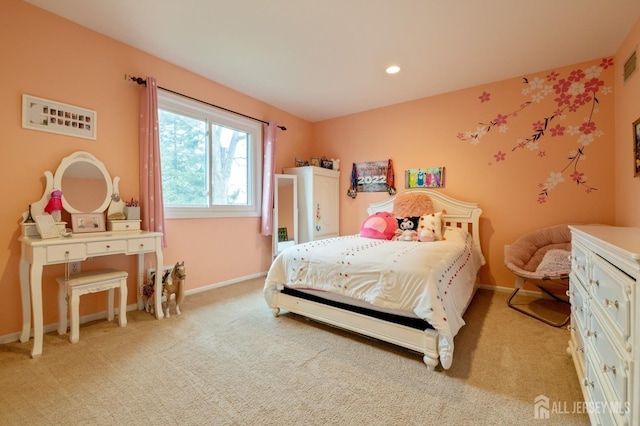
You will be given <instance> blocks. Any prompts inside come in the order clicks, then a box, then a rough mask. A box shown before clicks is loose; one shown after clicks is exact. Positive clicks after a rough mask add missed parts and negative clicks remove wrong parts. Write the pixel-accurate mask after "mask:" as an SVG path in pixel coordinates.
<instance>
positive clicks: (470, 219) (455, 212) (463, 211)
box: [367, 188, 484, 263]
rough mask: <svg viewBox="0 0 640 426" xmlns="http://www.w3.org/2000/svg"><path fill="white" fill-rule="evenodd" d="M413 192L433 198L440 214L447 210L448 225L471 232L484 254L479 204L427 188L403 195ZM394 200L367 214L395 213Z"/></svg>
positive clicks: (390, 199) (371, 208) (445, 218)
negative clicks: (481, 242)
mask: <svg viewBox="0 0 640 426" xmlns="http://www.w3.org/2000/svg"><path fill="white" fill-rule="evenodd" d="M411 192H415V193H421V194H427V195H428V196H429V197H430V198H431V202H432V203H433V210H434V211H436V212H439V211H442V210H446V211H447V213H446V214H444V215H443V217H444V220H445V223H446V225H447V226H455V227H458V228H462V229H466V230H467V231H469V232H470V233H471V235H473V241H474V243H475V245H476V247H477V248H478V250H479V251H480V253H482V246H481V245H480V223H479V221H480V215H481V214H482V209H481V208H480V207H478V203H469V202H466V201H460V200H456V199H454V198H451V197H449V196H448V195H445V194H443V193H441V192H437V191H434V190H433V189H427V188H412V189H406V190H404V191H402V193H403V194H406V193H411ZM394 200H395V196H393V197H390V198H389V199H387V200H384V201H380V202H378V203H372V204H370V205H369V207H368V208H367V213H368V214H370V215H371V214H374V213H377V212H393V201H394ZM483 260H484V259H483ZM483 263H484V261H483Z"/></svg>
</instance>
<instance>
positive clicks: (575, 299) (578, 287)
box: [569, 271, 588, 324]
mask: <svg viewBox="0 0 640 426" xmlns="http://www.w3.org/2000/svg"><path fill="white" fill-rule="evenodd" d="M569 298H570V302H571V312H572V316H576V317H579V318H580V320H581V323H582V324H584V323H585V319H586V313H587V306H585V304H586V303H587V298H588V295H587V291H586V290H585V288H584V287H583V286H582V283H581V282H580V280H579V279H578V278H577V277H576V275H575V273H574V272H573V271H572V272H571V276H570V277H569Z"/></svg>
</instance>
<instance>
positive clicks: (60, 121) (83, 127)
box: [22, 94, 98, 140]
mask: <svg viewBox="0 0 640 426" xmlns="http://www.w3.org/2000/svg"><path fill="white" fill-rule="evenodd" d="M97 120H98V113H97V112H96V111H93V110H90V109H86V108H81V107H77V106H74V105H69V104H65V103H62V102H57V101H52V100H49V99H43V98H38V97H35V96H32V95H27V94H23V95H22V127H23V128H24V129H31V130H39V131H41V132H49V133H58V134H61V135H67V136H75V137H78V138H85V139H93V140H95V139H96V129H97V124H98V123H97Z"/></svg>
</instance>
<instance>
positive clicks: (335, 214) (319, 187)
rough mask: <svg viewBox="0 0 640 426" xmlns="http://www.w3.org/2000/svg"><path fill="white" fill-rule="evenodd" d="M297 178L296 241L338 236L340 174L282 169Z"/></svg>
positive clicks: (311, 167) (314, 169) (304, 241)
mask: <svg viewBox="0 0 640 426" xmlns="http://www.w3.org/2000/svg"><path fill="white" fill-rule="evenodd" d="M284 174H287V175H296V176H297V177H298V231H299V236H298V242H299V243H306V242H308V241H315V240H320V239H323V238H329V237H337V236H338V235H340V222H339V216H340V205H339V196H338V193H339V191H340V181H339V177H340V172H339V171H336V170H331V169H324V168H321V167H314V166H306V167H293V168H289V169H284Z"/></svg>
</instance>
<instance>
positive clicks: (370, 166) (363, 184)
mask: <svg viewBox="0 0 640 426" xmlns="http://www.w3.org/2000/svg"><path fill="white" fill-rule="evenodd" d="M388 167H389V160H382V161H365V162H362V163H355V169H356V190H357V192H387V191H388V190H389V187H388V185H387V171H388Z"/></svg>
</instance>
